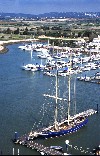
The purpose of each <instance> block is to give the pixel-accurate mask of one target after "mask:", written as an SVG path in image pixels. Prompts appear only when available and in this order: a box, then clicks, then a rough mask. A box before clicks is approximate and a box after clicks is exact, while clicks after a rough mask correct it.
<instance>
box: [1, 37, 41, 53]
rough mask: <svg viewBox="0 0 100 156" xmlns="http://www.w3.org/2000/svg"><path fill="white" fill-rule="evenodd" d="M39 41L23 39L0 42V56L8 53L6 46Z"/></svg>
mask: <svg viewBox="0 0 100 156" xmlns="http://www.w3.org/2000/svg"><path fill="white" fill-rule="evenodd" d="M36 40H39V39H24V40H8V41H0V54H3V53H6V52H8V48H6V46H7V45H9V44H13V43H20V42H32V41H36Z"/></svg>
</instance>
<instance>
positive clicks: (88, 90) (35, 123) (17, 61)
mask: <svg viewBox="0 0 100 156" xmlns="http://www.w3.org/2000/svg"><path fill="white" fill-rule="evenodd" d="M19 45H21V44H14V45H9V46H8V48H9V51H8V52H7V53H5V54H0V123H1V124H0V150H2V153H3V154H6V155H12V154H13V148H14V149H15V154H17V151H18V149H19V154H20V155H39V153H38V152H36V151H35V150H31V149H28V148H26V147H24V146H22V145H15V144H14V143H13V142H12V140H11V139H12V138H13V137H14V132H15V131H17V132H18V134H19V135H23V134H25V133H28V132H30V131H31V130H32V129H37V128H38V127H42V126H43V125H44V126H47V125H48V122H50V123H52V121H53V117H52V115H53V108H54V100H53V99H47V98H44V97H43V94H44V93H47V94H52V95H54V93H55V77H48V76H45V75H43V73H42V72H35V73H32V72H30V71H23V70H22V69H21V66H22V65H23V63H25V64H27V63H37V62H39V63H41V60H40V59H38V58H37V53H36V52H33V58H32V59H31V55H30V52H24V51H21V50H19V49H18V46H19ZM42 63H45V61H43V62H42ZM94 72H96V71H92V72H91V73H94ZM87 74H90V73H88V72H87ZM76 76H77V75H76ZM74 81H75V75H74V76H72V78H71V83H72V85H71V91H72V94H71V99H72V106H73V105H74V102H73V101H74V100H73V99H74V98H75V97H74V89H73V85H74ZM75 82H76V108H77V113H78V112H82V111H84V110H87V109H90V108H93V109H96V107H97V104H100V85H98V84H92V83H84V82H81V81H77V80H76V81H75ZM59 88H60V92H59V95H60V96H63V97H64V98H66V97H67V95H68V78H67V77H60V79H59ZM65 106H66V103H64V106H63V105H62V104H61V103H60V102H59V107H60V110H59V112H60V113H61V116H60V117H59V119H62V118H63V117H65V116H66V108H65ZM99 109H100V106H99ZM73 112H74V111H73V108H71V114H73ZM42 116H43V117H42ZM65 140H69V144H70V145H72V147H71V146H70V147H69V148H68V153H71V154H77V155H80V154H81V155H89V154H90V152H91V151H92V149H93V148H94V147H95V146H98V145H99V144H100V113H99V114H95V115H92V116H90V117H89V122H88V124H87V126H86V127H84V128H83V129H81V130H80V131H79V132H77V133H74V134H70V135H66V136H62V137H59V138H52V139H47V140H38V141H39V142H40V143H42V144H44V145H46V146H50V145H60V146H62V147H63V149H64V152H66V146H65Z"/></svg>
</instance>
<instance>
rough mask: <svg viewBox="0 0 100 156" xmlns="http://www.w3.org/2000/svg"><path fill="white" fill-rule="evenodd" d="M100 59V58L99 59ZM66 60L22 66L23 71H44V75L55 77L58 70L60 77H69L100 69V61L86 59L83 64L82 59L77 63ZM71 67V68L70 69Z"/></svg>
mask: <svg viewBox="0 0 100 156" xmlns="http://www.w3.org/2000/svg"><path fill="white" fill-rule="evenodd" d="M99 59H100V57H99ZM73 60H74V59H72V60H71V61H69V60H68V61H64V60H49V61H47V63H46V64H38V63H36V64H26V65H23V66H21V68H22V69H23V70H26V71H31V72H36V71H43V74H44V75H48V76H55V75H56V69H58V75H59V76H68V75H69V74H78V73H82V72H85V71H91V70H98V69H100V61H99V60H98V61H94V62H93V61H92V62H90V61H89V59H87V57H86V61H84V62H82V59H78V61H77V62H75V61H73ZM70 66H71V67H70Z"/></svg>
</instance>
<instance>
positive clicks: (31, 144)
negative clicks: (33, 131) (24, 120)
mask: <svg viewBox="0 0 100 156" xmlns="http://www.w3.org/2000/svg"><path fill="white" fill-rule="evenodd" d="M22 139H23V140H21V138H20V141H17V142H15V143H17V144H21V145H24V146H26V147H28V148H31V149H35V150H36V151H38V152H39V153H40V154H41V155H64V153H63V152H60V151H58V150H55V149H51V148H50V147H46V146H44V145H42V144H39V143H37V142H35V141H30V140H27V141H26V137H22ZM66 155H68V154H67V153H66Z"/></svg>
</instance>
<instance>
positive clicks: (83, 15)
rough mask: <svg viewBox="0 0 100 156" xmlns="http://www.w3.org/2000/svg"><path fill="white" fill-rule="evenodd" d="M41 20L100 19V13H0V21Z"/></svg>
mask: <svg viewBox="0 0 100 156" xmlns="http://www.w3.org/2000/svg"><path fill="white" fill-rule="evenodd" d="M12 18H24V19H41V18H79V19H81V18H100V12H50V13H44V14H38V15H34V14H23V13H3V12H1V13H0V19H2V20H4V19H12Z"/></svg>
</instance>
